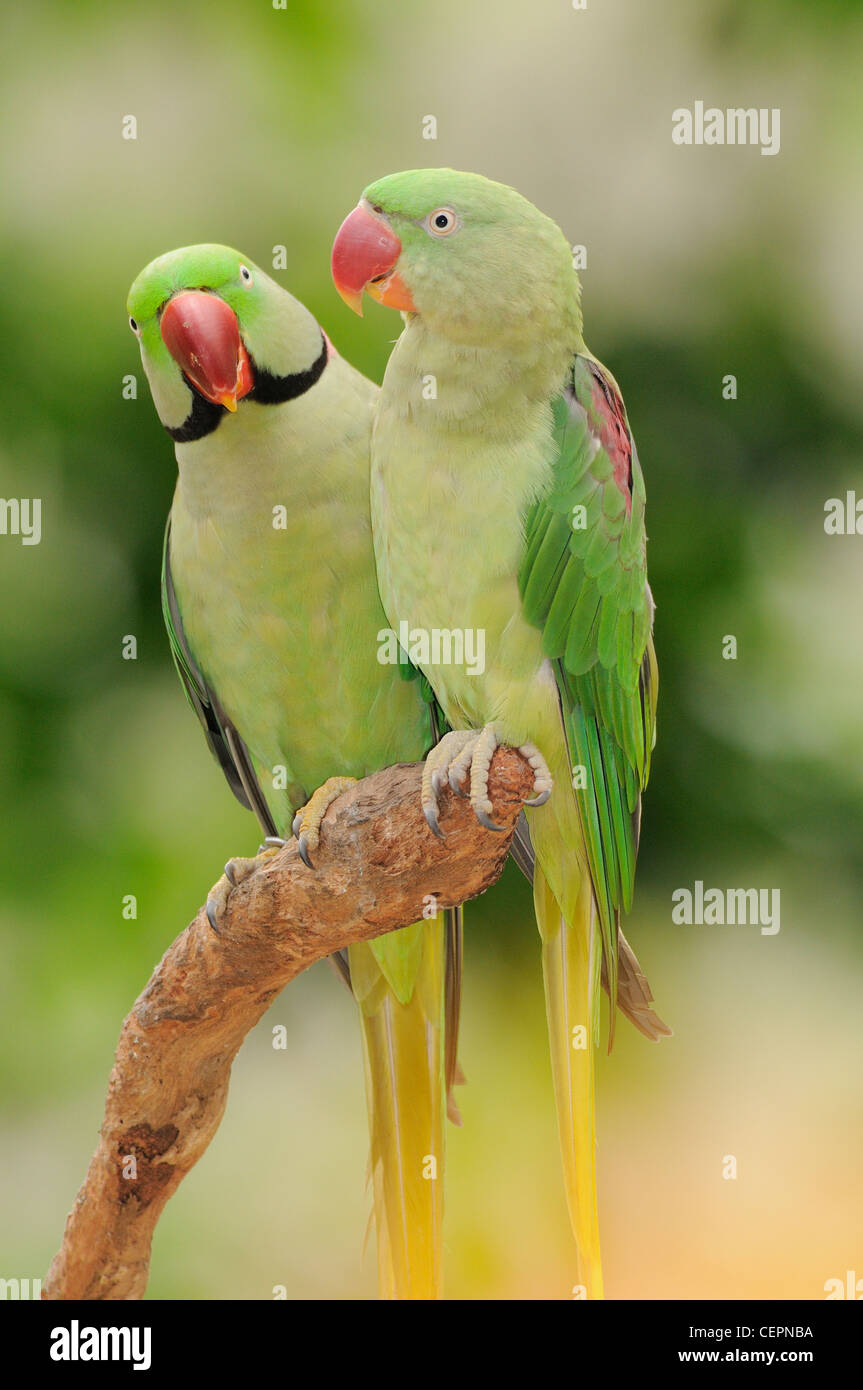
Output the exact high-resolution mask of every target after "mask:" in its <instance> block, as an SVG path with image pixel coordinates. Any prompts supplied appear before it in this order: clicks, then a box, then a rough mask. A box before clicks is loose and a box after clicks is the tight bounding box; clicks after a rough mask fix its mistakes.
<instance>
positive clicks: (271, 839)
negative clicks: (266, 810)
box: [264, 835, 288, 849]
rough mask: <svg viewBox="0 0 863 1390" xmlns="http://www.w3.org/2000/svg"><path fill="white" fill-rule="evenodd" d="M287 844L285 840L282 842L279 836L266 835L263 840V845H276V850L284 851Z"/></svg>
mask: <svg viewBox="0 0 863 1390" xmlns="http://www.w3.org/2000/svg"><path fill="white" fill-rule="evenodd" d="M287 843H288V842H287V840H283V839H282V837H281V835H268V836H267V838H266V839H265V840H264V844H265V845H270V846H272V845H276V847H277V848H278V849H284V848H285V845H286V844H287Z"/></svg>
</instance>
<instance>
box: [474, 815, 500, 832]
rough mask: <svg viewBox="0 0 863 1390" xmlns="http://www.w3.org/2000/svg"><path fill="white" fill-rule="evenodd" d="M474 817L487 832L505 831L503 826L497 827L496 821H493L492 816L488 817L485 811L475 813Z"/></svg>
mask: <svg viewBox="0 0 863 1390" xmlns="http://www.w3.org/2000/svg"><path fill="white" fill-rule="evenodd" d="M474 815H475V816H476V818H477V820H478V821H479V823H480V825H484V826H485V828H486V830H503V826H502V825H495V823H494V821H493V820H492V819H491V817H490V816H487V815H486V813H485V811H474Z"/></svg>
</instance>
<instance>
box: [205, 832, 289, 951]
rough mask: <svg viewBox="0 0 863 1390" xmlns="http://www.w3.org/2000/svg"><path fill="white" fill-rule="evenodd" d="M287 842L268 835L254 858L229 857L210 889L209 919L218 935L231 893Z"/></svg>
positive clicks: (208, 901) (276, 836) (208, 900)
mask: <svg viewBox="0 0 863 1390" xmlns="http://www.w3.org/2000/svg"><path fill="white" fill-rule="evenodd" d="M286 844H287V841H286V840H281V839H279V837H278V835H268V836H267V838H266V840H265V841H264V843H263V844H262V845H261V846H260V848H259V850H258V853H257V855H256V857H255V858H254V859H229V860H228V862H227V864H226V865H225V872H224V875H223V877H222V878H220V879H219V881H218V883H215V884H214V885H213V887H212V888H211V889H210V893H209V896H208V898H207V921H208V922H209V923H210V926H211V927H212V928H213V931H214V932H215V933H216V935H217V936H218V934H219V918H220V917H221V916H222V914H223V913H224V911H225V904H226V903H227V901H228V898H229V896H230V894H231V893H232V892H233V890H234V889H235V888H238V887H239V886H240V884H241V883H244V882H245V880H246V879H247V878H248V877H249V875H250V874H253V873H254V872H255V869H257V868H258V867H259V861H260V860H261V859H268V858H270V857H271V856H272V855H274V854H278V852H279V850H280V849H283V848H284V846H285V845H286Z"/></svg>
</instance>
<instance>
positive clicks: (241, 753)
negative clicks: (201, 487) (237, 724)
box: [162, 517, 280, 835]
mask: <svg viewBox="0 0 863 1390" xmlns="http://www.w3.org/2000/svg"><path fill="white" fill-rule="evenodd" d="M162 616H163V618H164V620H165V627H166V628H167V629H168V641H169V642H170V644H171V655H172V656H173V658H174V665H175V666H176V668H177V672H178V674H179V677H180V680H181V681H182V683H183V689H184V690H185V692H186V698H187V700H188V701H189V704H190V705H191V706H192V709H193V710H194V711H195V713H196V715H197V716H198V719H199V721H200V724H201V728H202V729H203V730H204V736H205V738H206V740H207V744H208V746H209V749H210V752H211V753H212V754H213V757H214V758H215V759H216V761H217V762H218V764H219V766H220V767H221V769H222V771H223V772H224V774H225V779H226V781H227V783H228V786H229V787H230V788H231V791H232V792H233V793H234V796H235V797H236V798H237V800H238V801H239V802H240V804H241V805H242V806H245V807H246V809H247V810H249V811H254V813H255V815H256V816H257V818H258V821H259V823H260V825H261V828H262V830H263V831H264V834H265V835H278V834H279V833H280V832H279V830H278V829H277V827H276V824H275V821H274V820H273V817H272V812H271V811H270V808H269V806H268V805H267V802H266V800H265V798H264V794H263V792H262V791H261V786H260V783H259V782H258V777H257V774H256V772H255V769H254V765H253V763H252V759H251V756H250V754H249V750H248V748H247V747H246V745H245V743H244V742H243V740H242V738H241V737H240V735H239V733H238V732H237V730H236V729H235V728H234V726H233V724H232V723H231V722H230V720H229V719H227V717H226V716H225V713H224V711H223V710H222V709H221V707H220V705H219V701H218V698H217V697H216V694H215V692H214V691H213V689H212V687H211V686H209V685H208V684H207V682H206V680H205V679H204V677H203V675H202V674H201V671H200V669H199V668H198V664H197V662H196V661H195V658H194V656H193V655H192V652H191V650H190V648H189V644H188V642H187V641H186V635H185V633H184V632H183V623H182V619H181V617H180V608H179V604H178V603H177V595H176V592H175V590H174V581H173V579H172V578H171V518H170V517H168V524H167V526H166V527H165V543H164V546H163V549H162Z"/></svg>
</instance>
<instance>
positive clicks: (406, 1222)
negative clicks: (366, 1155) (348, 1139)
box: [349, 918, 446, 1299]
mask: <svg viewBox="0 0 863 1390" xmlns="http://www.w3.org/2000/svg"><path fill="white" fill-rule="evenodd" d="M405 930H406V931H407V932H408V933H414V932H419V933H421V940H422V957H421V960H420V962H419V966H418V970H417V974H416V978H415V982H414V985H413V990H412V991H411V993H410V997H409V998H408V1000H407V1002H405V1003H400V1002H399V999H398V998H397V996H396V993H395V990H394V989H393V987H392V985H391V984H390V983H389V982H388V980H387V978H386V976H385V975H384V973H383V971H382V969H381V964H380V962H379V959H378V956H377V955H376V953H375V952H374V950H373V948H372V946H371V945H369V944H366V943H361V944H360V945H357V946H351V947H350V951H349V957H350V967H351V980H352V984H353V989H354V993H355V995H356V996H357V999H358V1002H359V1005H360V1015H361V1020H362V1030H363V1054H364V1058H365V1072H366V1094H367V1100H368V1111H369V1133H370V1138H371V1170H372V1181H373V1187H374V1201H375V1222H376V1227H377V1245H378V1283H379V1288H380V1295H381V1297H382V1298H397V1299H435V1298H440V1296H441V1288H442V1270H441V1265H442V1225H443V1176H444V1113H445V1108H446V1096H445V1092H446V1084H445V1079H444V1063H445V1048H444V1005H445V990H446V985H445V977H446V926H445V919H443V918H439V919H437V920H430V921H427V922H422V923H418V924H416V925H415V926H414V927H408V928H406V929H405ZM399 992H400V993H401V994H402V997H403V998H404V997H405V996H404V991H403V990H401V989H400V991H399Z"/></svg>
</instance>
